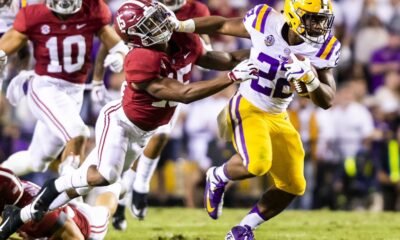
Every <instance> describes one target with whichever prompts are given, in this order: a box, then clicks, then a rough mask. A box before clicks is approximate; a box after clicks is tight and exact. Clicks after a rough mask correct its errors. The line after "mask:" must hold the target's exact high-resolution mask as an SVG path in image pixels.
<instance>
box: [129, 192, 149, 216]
mask: <svg viewBox="0 0 400 240" xmlns="http://www.w3.org/2000/svg"><path fill="white" fill-rule="evenodd" d="M147 195H148V193H138V192H136V191H135V190H133V191H132V202H131V206H130V210H131V213H132V215H133V216H134V217H135V218H137V219H139V220H143V219H144V218H145V217H146V215H147Z"/></svg>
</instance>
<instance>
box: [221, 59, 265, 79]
mask: <svg viewBox="0 0 400 240" xmlns="http://www.w3.org/2000/svg"><path fill="white" fill-rule="evenodd" d="M228 77H229V79H231V80H232V81H233V82H238V83H240V82H243V81H247V80H250V79H257V78H258V67H257V66H256V65H254V64H253V63H252V62H251V60H250V59H246V60H244V61H242V62H241V63H239V64H238V65H236V67H235V68H234V69H232V71H230V72H229V73H228Z"/></svg>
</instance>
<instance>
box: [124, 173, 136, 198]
mask: <svg viewBox="0 0 400 240" xmlns="http://www.w3.org/2000/svg"><path fill="white" fill-rule="evenodd" d="M135 178H136V172H135V171H133V170H132V169H131V168H129V169H128V170H126V171H125V172H124V173H123V174H122V179H121V195H124V194H126V193H130V192H132V187H133V182H134V181H135Z"/></svg>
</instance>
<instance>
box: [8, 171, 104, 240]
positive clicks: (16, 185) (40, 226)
mask: <svg viewBox="0 0 400 240" xmlns="http://www.w3.org/2000/svg"><path fill="white" fill-rule="evenodd" d="M39 190H40V188H39V187H38V186H37V185H36V184H34V183H32V182H28V181H21V180H20V179H18V177H17V176H15V175H14V173H13V172H12V171H11V170H9V169H6V168H1V167H0V195H1V196H2V198H1V199H0V213H2V212H3V211H5V212H13V211H16V209H18V208H22V207H24V206H26V205H28V204H29V203H30V202H31V201H32V200H33V198H34V196H35V195H36V194H37V193H38V192H39ZM107 223H108V210H107V209H106V208H104V207H91V206H89V205H86V204H83V203H75V204H69V205H66V206H64V207H62V208H58V209H56V210H54V211H51V212H49V213H47V214H46V215H45V216H44V217H43V219H42V220H41V221H39V222H33V221H31V222H28V223H26V224H24V225H23V226H22V227H20V228H19V229H18V233H19V234H20V235H22V236H24V239H33V238H35V239H36V238H52V239H65V240H67V239H76V240H78V239H103V238H104V237H105V235H106V233H107Z"/></svg>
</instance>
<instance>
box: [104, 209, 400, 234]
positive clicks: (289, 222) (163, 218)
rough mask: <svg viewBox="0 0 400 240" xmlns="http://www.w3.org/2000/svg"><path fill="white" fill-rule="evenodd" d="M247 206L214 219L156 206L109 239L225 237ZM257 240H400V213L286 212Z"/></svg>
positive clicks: (259, 231) (199, 211)
mask: <svg viewBox="0 0 400 240" xmlns="http://www.w3.org/2000/svg"><path fill="white" fill-rule="evenodd" d="M247 211H248V210H247V209H224V212H223V216H222V217H221V218H220V219H219V220H217V221H214V220H211V219H209V218H208V216H207V214H206V213H205V212H204V210H202V209H194V210H193V209H183V208H152V209H150V210H149V213H148V217H147V218H146V220H145V221H140V222H139V221H137V220H135V219H132V218H131V217H130V214H128V213H127V217H128V224H129V226H128V229H127V231H126V232H117V231H115V230H114V229H113V227H112V226H111V224H110V231H109V233H108V235H107V237H106V239H111V240H114V239H115V240H117V239H124V240H125V239H133V240H147V239H154V240H214V239H215V240H221V239H224V236H225V234H226V232H227V231H229V229H230V228H231V227H232V226H233V225H235V224H237V223H238V222H239V221H240V220H241V218H242V216H243V215H244V214H246V212H247ZM255 236H256V239H257V240H285V239H296V240H300V239H302V240H314V239H315V240H322V239H334V240H345V239H346V240H347V239H348V240H370V239H374V240H375V239H382V240H395V239H400V213H368V212H331V211H285V212H284V213H282V214H281V215H279V216H278V217H276V218H275V219H273V220H271V221H269V222H268V223H265V224H263V225H262V226H261V227H260V228H259V229H257V230H256V232H255Z"/></svg>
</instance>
